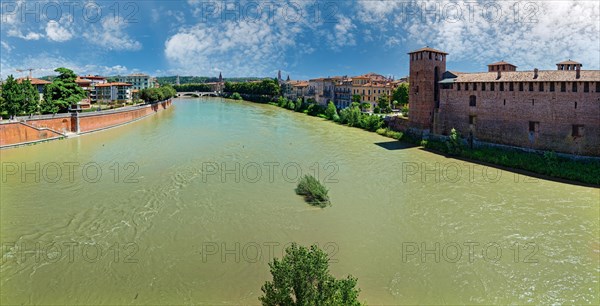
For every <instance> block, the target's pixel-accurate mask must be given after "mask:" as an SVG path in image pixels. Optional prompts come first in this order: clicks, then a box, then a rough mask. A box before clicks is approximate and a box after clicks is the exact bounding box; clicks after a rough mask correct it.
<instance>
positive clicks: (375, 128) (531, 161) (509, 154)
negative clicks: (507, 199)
mask: <svg viewBox="0 0 600 306" xmlns="http://www.w3.org/2000/svg"><path fill="white" fill-rule="evenodd" d="M248 102H253V103H260V102H254V101H248ZM298 102H300V101H296V102H294V101H290V100H287V99H285V98H281V99H279V100H278V102H277V103H275V102H271V103H269V104H271V105H273V106H278V107H281V108H285V109H288V110H291V111H295V112H301V113H305V114H307V115H310V116H314V117H319V118H323V119H327V120H331V121H334V122H336V123H338V124H341V125H347V126H350V127H358V128H361V129H364V130H366V131H369V132H375V133H378V134H380V135H382V136H386V137H389V138H392V139H396V140H398V141H401V142H404V143H407V144H412V145H417V146H421V147H422V148H424V149H427V150H428V151H430V152H433V153H436V154H442V155H444V156H451V157H455V158H459V159H462V160H465V161H472V162H481V163H486V164H489V165H497V166H499V167H501V168H503V169H506V170H509V171H513V172H523V171H525V172H526V173H527V174H529V175H532V176H536V177H539V178H542V179H554V180H558V181H561V182H565V183H569V182H572V183H575V184H581V183H582V184H584V185H586V186H594V187H597V186H600V160H598V159H573V158H567V157H564V156H562V155H560V156H559V155H557V154H555V153H554V152H543V153H537V152H526V151H521V150H517V149H504V148H500V147H486V146H480V147H477V148H469V147H467V146H465V145H463V144H462V143H463V142H464V140H460V143H461V144H460V145H459V148H458V150H456V151H453V152H451V151H452V150H451V149H450V148H449V145H448V142H447V140H438V139H430V140H422V139H421V138H419V137H414V136H411V135H407V134H406V133H404V132H403V131H397V130H394V129H393V128H390V127H389V126H388V125H387V123H385V122H384V120H383V118H382V117H380V116H378V115H369V114H365V113H361V112H360V111H358V110H354V111H353V110H352V109H349V108H348V109H345V110H342V111H340V112H339V114H338V113H337V111H336V112H335V114H333V113H331V110H330V111H329V113H328V111H327V108H325V107H323V106H321V105H309V106H306V103H303V104H302V105H298ZM344 112H345V113H344ZM375 117H376V118H379V119H376V118H375Z"/></svg>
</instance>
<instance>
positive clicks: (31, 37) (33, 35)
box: [6, 28, 44, 40]
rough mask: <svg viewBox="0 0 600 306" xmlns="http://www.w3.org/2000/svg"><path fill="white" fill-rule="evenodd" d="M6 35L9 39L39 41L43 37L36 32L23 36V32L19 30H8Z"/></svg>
mask: <svg viewBox="0 0 600 306" xmlns="http://www.w3.org/2000/svg"><path fill="white" fill-rule="evenodd" d="M6 34H8V36H9V37H18V38H21V39H24V40H39V39H40V38H42V37H44V35H42V34H40V33H36V32H29V33H27V34H25V35H24V34H23V32H21V30H20V29H18V28H12V29H9V30H8V32H7V33H6Z"/></svg>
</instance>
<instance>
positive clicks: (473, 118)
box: [469, 115, 477, 124]
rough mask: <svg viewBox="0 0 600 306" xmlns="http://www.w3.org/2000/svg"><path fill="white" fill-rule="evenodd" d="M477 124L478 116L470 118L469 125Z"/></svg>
mask: <svg viewBox="0 0 600 306" xmlns="http://www.w3.org/2000/svg"><path fill="white" fill-rule="evenodd" d="M475 122H477V116H472V115H471V116H469V124H475Z"/></svg>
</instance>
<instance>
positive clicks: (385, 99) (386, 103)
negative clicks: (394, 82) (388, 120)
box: [377, 94, 392, 114]
mask: <svg viewBox="0 0 600 306" xmlns="http://www.w3.org/2000/svg"><path fill="white" fill-rule="evenodd" d="M377 106H379V109H380V110H381V112H383V113H386V114H388V113H391V112H392V108H391V107H390V97H389V96H388V95H387V94H382V95H381V96H379V99H378V100H377Z"/></svg>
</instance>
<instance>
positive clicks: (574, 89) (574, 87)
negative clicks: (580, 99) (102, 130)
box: [572, 82, 577, 92]
mask: <svg viewBox="0 0 600 306" xmlns="http://www.w3.org/2000/svg"><path fill="white" fill-rule="evenodd" d="M572 91H573V92H577V82H573V88H572Z"/></svg>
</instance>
